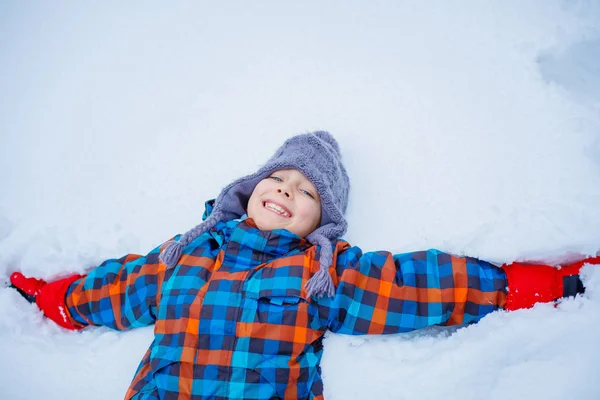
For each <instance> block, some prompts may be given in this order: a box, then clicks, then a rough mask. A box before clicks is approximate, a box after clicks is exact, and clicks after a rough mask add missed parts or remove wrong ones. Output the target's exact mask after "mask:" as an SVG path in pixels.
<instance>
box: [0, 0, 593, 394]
mask: <svg viewBox="0 0 600 400" xmlns="http://www.w3.org/2000/svg"><path fill="white" fill-rule="evenodd" d="M87 3H90V4H87ZM221 3H222V4H221ZM221 3H218V2H191V1H190V2H186V1H182V2H173V3H172V4H169V5H167V4H166V3H164V2H154V1H144V2H141V1H132V2H116V1H108V2H95V3H93V4H92V3H91V2H76V1H70V2H69V1H53V2H21V1H17V0H8V1H3V2H0V54H1V57H2V62H1V63H0V187H1V188H2V189H1V195H0V279H2V280H4V281H5V280H6V279H7V277H8V276H9V274H10V273H11V272H12V271H16V270H20V271H22V272H23V273H25V274H27V275H33V276H37V277H41V278H45V279H55V278H58V277H61V276H65V275H67V274H71V273H74V272H84V271H86V270H87V269H89V268H91V267H93V266H95V265H98V264H99V263H100V262H102V261H103V260H104V259H106V258H113V257H119V256H121V255H123V254H125V253H144V252H147V251H149V250H150V249H152V248H153V247H154V246H155V245H157V244H159V243H161V242H162V241H164V240H166V239H168V238H169V237H171V236H172V235H174V234H176V233H182V232H184V231H186V230H187V229H189V228H190V227H192V226H195V225H196V224H197V223H199V222H200V217H201V214H202V212H203V203H204V200H206V199H209V198H213V197H215V196H216V195H217V194H218V192H219V190H220V189H221V188H222V187H223V186H225V185H226V184H228V183H229V182H231V181H232V180H233V179H235V178H237V177H240V176H241V175H243V174H248V173H251V172H254V171H255V170H256V169H257V168H258V166H259V165H261V164H262V163H264V162H265V161H266V159H267V157H269V156H270V155H271V154H272V153H273V151H274V150H275V149H276V148H277V147H278V146H279V145H281V143H282V142H283V141H284V140H285V139H286V138H287V137H289V136H291V135H294V134H297V133H301V132H307V131H312V130H317V129H324V130H329V131H330V132H332V133H333V134H334V135H335V136H336V137H337V139H338V140H339V142H340V146H341V149H342V153H343V157H344V160H345V164H346V167H347V169H348V172H349V174H350V177H351V181H352V190H351V195H350V203H349V209H348V213H347V218H348V221H349V230H348V233H347V235H346V239H347V240H349V241H350V242H351V243H352V244H355V245H359V246H361V247H362V248H363V250H365V251H370V250H381V249H384V250H390V251H393V252H406V251H412V250H423V249H427V248H438V249H440V250H444V251H447V252H451V253H453V254H457V255H470V256H475V257H479V258H482V259H485V260H489V261H492V262H496V263H503V262H509V261H512V260H531V261H546V262H552V263H559V262H564V261H566V260H572V259H577V258H582V257H584V256H588V255H595V254H596V252H597V251H598V250H599V249H600V206H599V205H600V3H598V2H596V1H568V2H563V1H557V0H549V1H542V0H538V1H527V2H521V1H507V2H492V1H460V2H459V1H453V2H446V1H428V2H416V1H371V2H359V1H344V2H342V1H329V2H321V1H304V2H293V3H292V2H278V1H257V2H242V1H232V2H221ZM584 272H585V274H584V282H585V283H586V285H587V288H588V290H587V292H586V294H585V295H583V296H581V297H578V298H576V299H569V300H566V301H564V302H562V304H560V305H559V306H558V307H553V306H552V305H537V306H536V307H534V308H533V309H531V310H524V311H518V312H512V313H506V312H496V313H493V314H491V315H489V316H487V317H485V318H484V319H483V320H482V321H481V322H480V323H478V324H475V325H471V326H468V327H461V328H439V327H436V328H431V329H426V330H423V331H418V332H414V333H410V334H401V335H391V336H369V337H350V336H342V335H332V334H331V335H328V336H327V337H326V339H325V354H324V357H323V363H322V368H323V377H324V384H325V395H326V398H327V399H329V400H335V399H344V400H346V399H440V398H444V399H449V400H450V399H461V400H464V399H482V398H486V399H545V400H548V399H565V398H572V399H598V398H600V379H598V378H599V375H598V359H599V358H600V346H599V345H598V341H599V337H600V271H598V270H597V268H596V269H595V268H593V267H589V266H588V267H586V268H585V270H584ZM151 340H152V329H151V328H144V329H140V330H135V331H130V332H114V331H110V330H108V329H106V328H89V329H86V330H84V331H83V332H80V333H73V332H67V331H64V330H62V329H61V328H58V327H56V326H54V325H53V324H52V323H50V322H48V321H46V320H44V318H43V317H42V316H41V314H40V313H39V312H38V311H37V308H36V307H35V306H34V305H30V304H28V303H26V302H25V301H24V300H23V299H22V298H21V297H20V296H19V295H18V294H17V293H16V292H15V291H13V290H12V289H6V288H0V398H1V399H3V400H4V399H10V400H13V399H15V400H16V399H67V398H82V397H85V398H86V399H88V400H93V399H120V398H123V396H124V394H125V391H126V389H127V387H128V385H129V382H130V380H131V378H132V377H133V374H134V372H135V369H136V367H137V365H138V362H139V360H140V359H141V357H142V355H143V353H144V351H145V350H146V348H147V346H148V345H149V343H150V341H151Z"/></svg>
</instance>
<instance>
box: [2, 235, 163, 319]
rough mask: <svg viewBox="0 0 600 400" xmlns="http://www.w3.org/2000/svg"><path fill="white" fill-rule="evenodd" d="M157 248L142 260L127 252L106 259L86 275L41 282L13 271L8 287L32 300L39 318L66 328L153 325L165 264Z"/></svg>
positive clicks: (138, 256) (142, 257)
mask: <svg viewBox="0 0 600 400" xmlns="http://www.w3.org/2000/svg"><path fill="white" fill-rule="evenodd" d="M159 253H160V247H157V248H155V249H154V250H152V251H151V252H150V253H148V255H146V256H140V255H137V254H128V255H126V256H124V257H122V258H120V259H111V260H107V261H105V262H103V263H102V264H101V265H100V266H98V267H96V268H94V269H93V270H91V271H90V272H89V273H88V274H87V275H85V276H80V275H73V276H70V277H67V278H64V279H61V280H58V281H54V282H50V283H46V282H45V281H43V280H40V279H35V278H26V277H25V276H23V275H22V274H21V273H19V272H16V273H14V274H12V275H11V278H10V279H11V283H12V286H13V287H14V288H15V289H17V290H18V291H19V292H20V293H21V294H22V295H23V296H24V297H25V298H26V299H27V300H29V301H30V302H35V303H36V304H37V305H38V307H39V308H40V309H41V310H42V312H43V313H44V315H45V316H46V317H48V318H49V319H51V320H53V321H54V322H55V323H57V324H58V325H60V326H62V327H63V328H66V329H73V330H77V329H81V328H83V327H85V326H87V325H103V326H107V327H109V328H112V329H118V330H125V329H131V328H136V327H142V326H147V325H150V324H152V323H154V321H155V314H156V313H155V311H156V305H157V304H158V300H159V296H160V286H161V284H162V282H163V280H164V275H165V266H164V264H162V263H159V261H158V256H159Z"/></svg>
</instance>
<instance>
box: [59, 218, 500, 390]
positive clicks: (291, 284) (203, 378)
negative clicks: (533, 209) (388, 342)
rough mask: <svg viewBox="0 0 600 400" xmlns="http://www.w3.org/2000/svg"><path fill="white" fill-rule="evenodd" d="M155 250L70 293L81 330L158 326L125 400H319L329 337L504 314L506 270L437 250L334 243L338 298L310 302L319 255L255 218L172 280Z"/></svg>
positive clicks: (196, 255)
mask: <svg viewBox="0 0 600 400" xmlns="http://www.w3.org/2000/svg"><path fill="white" fill-rule="evenodd" d="M159 251H160V248H157V249H154V250H153V251H152V252H150V253H149V254H148V255H146V256H145V257H141V256H137V255H128V256H126V257H124V258H122V259H120V260H108V261H106V262H104V263H103V264H102V265H100V266H99V267H97V268H96V269H94V270H92V271H91V272H90V273H89V274H88V275H87V276H86V277H84V278H82V279H81V280H79V281H76V282H74V283H73V284H72V285H71V287H70V288H69V292H68V293H67V299H66V300H67V306H68V310H69V313H70V315H71V317H72V319H73V322H74V323H78V324H81V325H104V326H108V327H111V328H114V329H119V330H122V329H130V328H135V327H140V326H147V325H151V324H154V334H155V336H154V341H153V343H152V345H151V346H150V348H149V349H148V351H147V352H146V355H145V356H144V358H143V359H142V361H141V363H140V366H139V368H138V370H137V372H136V375H135V377H134V379H133V382H132V383H131V386H130V388H129V391H128V392H127V395H126V398H127V399H145V400H149V399H190V398H191V399H222V400H225V399H239V400H241V399H246V400H252V399H272V398H280V399H322V398H323V397H322V393H323V385H322V380H321V374H320V372H321V371H320V367H319V363H320V360H321V355H322V352H323V345H322V339H323V335H324V333H325V332H326V331H327V330H332V331H334V332H340V333H346V334H382V333H395V332H406V331H410V330H413V329H418V328H422V327H425V326H429V325H434V324H448V325H450V324H462V323H469V322H474V321H477V320H479V319H480V318H482V317H483V316H484V315H485V314H487V313H489V312H491V311H493V310H495V309H498V308H499V307H502V306H503V304H504V302H505V296H506V293H505V286H506V279H505V276H504V274H503V272H502V271H501V270H500V269H497V268H495V267H494V266H493V265H491V264H489V263H486V262H483V261H479V260H476V259H472V258H459V257H453V256H450V255H448V254H445V253H442V252H439V251H437V250H429V251H424V252H416V253H406V254H399V255H392V254H390V253H388V252H374V253H366V254H362V252H361V250H360V249H359V248H357V247H350V246H349V245H348V243H346V242H344V241H341V240H340V241H338V243H337V245H336V248H335V250H334V264H333V265H332V266H331V269H330V272H331V274H332V276H333V279H334V283H335V284H336V287H337V291H336V295H335V297H334V298H321V299H309V298H308V297H307V295H306V290H305V288H304V285H305V283H306V282H307V281H308V279H309V278H310V277H311V276H312V275H313V274H314V273H315V272H316V271H318V269H319V263H318V260H319V252H320V249H319V248H317V247H315V246H312V245H310V244H309V243H308V242H306V241H305V240H304V239H302V238H300V237H298V236H295V235H293V234H292V233H290V232H288V231H286V230H275V231H272V232H263V231H260V230H258V229H257V228H256V227H255V225H254V224H253V221H252V220H251V219H245V220H242V221H239V220H235V221H229V222H227V223H219V224H218V225H217V226H215V228H213V230H211V231H210V232H207V233H205V234H203V235H202V236H201V237H199V238H197V239H196V240H195V241H193V242H192V243H191V244H190V245H188V246H186V247H185V248H184V251H183V256H182V258H181V259H180V262H179V264H178V265H177V266H176V267H175V268H173V269H169V270H166V269H165V266H164V265H163V264H162V263H160V262H159V261H158V254H159Z"/></svg>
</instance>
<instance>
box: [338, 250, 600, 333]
mask: <svg viewBox="0 0 600 400" xmlns="http://www.w3.org/2000/svg"><path fill="white" fill-rule="evenodd" d="M338 250H340V251H339V252H338V255H337V265H336V270H337V272H338V277H339V282H338V286H337V290H336V293H335V297H334V298H333V300H332V301H331V306H330V313H329V320H328V325H329V328H330V329H331V330H332V331H334V332H339V333H346V334H353V335H359V334H385V333H397V332H407V331H411V330H414V329H419V328H424V327H427V326H430V325H457V324H467V323H472V322H477V321H479V320H480V319H481V318H483V317H484V316H485V315H487V314H489V313H491V312H493V311H494V310H497V309H501V308H504V309H507V310H517V309H521V308H529V307H532V306H533V305H534V304H535V303H538V302H551V301H554V300H557V299H559V298H561V297H567V296H574V295H576V294H577V293H582V292H583V289H584V288H583V285H582V284H581V281H580V280H579V277H578V274H579V270H580V269H581V267H582V266H583V265H586V264H600V257H595V258H588V259H586V260H582V261H579V262H577V263H574V264H571V265H567V266H562V267H552V266H548V265H530V264H523V263H512V264H509V265H503V266H502V267H501V268H500V267H496V266H495V265H493V264H491V263H489V262H486V261H482V260H479V259H476V258H472V257H457V256H453V255H450V254H446V253H443V252H441V251H439V250H434V249H431V250H427V251H419V252H412V253H404V254H397V255H393V254H391V253H389V252H372V253H366V254H363V253H362V252H361V250H360V249H359V248H357V247H351V248H349V247H346V248H344V247H343V246H342V248H341V249H340V248H339V247H338Z"/></svg>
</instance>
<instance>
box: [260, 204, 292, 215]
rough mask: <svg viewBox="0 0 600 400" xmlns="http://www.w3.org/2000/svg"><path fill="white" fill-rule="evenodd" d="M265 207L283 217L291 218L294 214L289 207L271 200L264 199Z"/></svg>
mask: <svg viewBox="0 0 600 400" xmlns="http://www.w3.org/2000/svg"><path fill="white" fill-rule="evenodd" d="M263 207H264V208H266V209H267V210H269V211H271V212H272V213H274V214H276V215H278V216H280V217H282V218H290V217H291V216H292V213H291V212H290V211H289V210H288V209H287V208H285V207H283V206H282V205H281V204H277V203H275V202H272V201H270V200H267V201H263Z"/></svg>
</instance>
